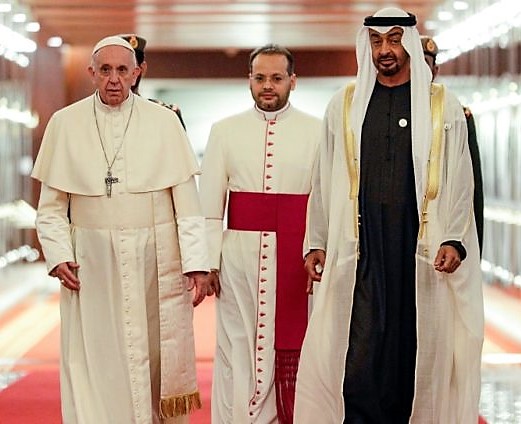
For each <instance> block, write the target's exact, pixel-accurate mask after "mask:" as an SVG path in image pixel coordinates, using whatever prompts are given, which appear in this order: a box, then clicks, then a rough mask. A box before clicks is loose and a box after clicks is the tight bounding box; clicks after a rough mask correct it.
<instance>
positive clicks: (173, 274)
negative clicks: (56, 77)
mask: <svg viewBox="0 0 521 424" xmlns="http://www.w3.org/2000/svg"><path fill="white" fill-rule="evenodd" d="M94 108H96V116H97V121H98V122H97V125H98V126H99V134H98V129H97V128H96V120H95V114H94ZM127 126H128V128H126V127H127ZM101 143H104V148H105V151H106V156H107V159H108V161H109V162H111V161H112V159H113V158H115V159H114V164H113V167H112V175H113V176H114V177H117V178H118V182H117V183H114V184H113V185H112V195H111V197H110V198H109V197H107V195H106V186H105V181H104V178H105V176H106V174H107V163H106V160H105V158H104V154H103V149H102V146H101ZM120 145H121V148H119V146H120ZM196 173H198V167H197V162H196V160H195V157H194V155H193V152H192V150H191V147H190V144H189V142H188V140H187V138H186V135H185V132H184V131H183V129H182V127H181V125H180V124H179V121H178V120H177V118H176V117H175V115H174V114H172V112H171V111H169V110H167V109H165V108H163V107H161V106H159V105H156V104H154V103H152V102H149V101H147V100H145V99H142V98H140V97H139V96H136V95H134V94H130V96H129V98H128V99H127V100H126V101H125V102H124V103H122V104H121V105H120V106H119V107H116V108H110V107H108V106H106V105H104V104H102V103H101V102H100V100H99V97H98V95H97V94H95V95H93V96H90V97H87V98H85V99H83V100H81V101H79V102H77V103H74V104H72V105H71V106H69V107H66V108H64V109H62V110H60V111H58V112H57V113H55V114H54V115H53V116H52V118H51V120H50V122H49V124H48V126H47V129H46V132H45V135H44V139H43V142H42V146H41V149H40V152H39V155H38V158H37V160H36V163H35V167H34V170H33V177H34V178H37V179H38V180H40V181H41V182H42V191H41V197H40V201H39V207H38V217H37V230H38V236H39V239H40V241H41V244H42V248H43V252H44V255H45V258H46V261H47V266H48V269H49V270H52V269H53V268H54V267H55V266H56V265H58V264H59V263H62V262H66V261H76V262H77V263H79V265H80V268H79V272H78V276H79V279H80V281H81V289H80V291H79V292H73V291H70V290H68V289H65V288H62V291H61V392H62V414H63V420H64V422H65V423H67V424H69V423H83V424H92V423H97V424H116V423H121V424H129V423H142V424H150V423H159V422H165V423H166V422H184V421H185V420H186V417H187V415H185V414H188V413H189V412H191V410H192V409H194V408H195V407H196V406H197V404H198V403H199V393H198V389H197V384H196V379H195V352H194V340H193V327H192V314H193V306H192V294H191V292H188V291H187V287H186V280H185V277H183V275H182V273H186V272H190V271H195V270H207V269H208V258H207V250H206V243H205V236H204V231H203V227H204V219H203V218H202V217H201V214H200V208H199V200H198V195H197V189H196V185H195V180H194V175H195V174H196ZM68 217H70V223H69V218H68ZM176 415H177V418H168V419H166V417H172V416H176ZM160 416H164V417H165V419H164V420H163V419H161V418H160Z"/></svg>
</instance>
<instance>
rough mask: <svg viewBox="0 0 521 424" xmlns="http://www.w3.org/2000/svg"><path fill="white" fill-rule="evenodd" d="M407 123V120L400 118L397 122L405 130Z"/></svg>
mask: <svg viewBox="0 0 521 424" xmlns="http://www.w3.org/2000/svg"><path fill="white" fill-rule="evenodd" d="M407 124H408V122H407V119H405V118H402V119H400V120H399V121H398V125H399V126H400V127H402V128H405V127H406V126H407Z"/></svg>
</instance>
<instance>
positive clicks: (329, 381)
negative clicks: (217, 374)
mask: <svg viewBox="0 0 521 424" xmlns="http://www.w3.org/2000/svg"><path fill="white" fill-rule="evenodd" d="M415 24H416V18H415V17H414V16H413V15H410V14H407V13H406V12H404V11H402V10H400V9H397V8H386V9H382V10H381V11H379V12H377V13H376V14H375V15H374V16H370V17H367V18H366V21H365V22H364V28H362V29H361V30H360V32H359V33H358V36H357V60H358V64H359V70H358V75H357V79H356V85H355V86H354V87H353V86H349V87H347V88H346V89H343V90H341V91H340V92H339V93H338V94H337V95H335V96H334V97H333V99H332V100H331V102H330V104H329V106H328V109H327V112H326V116H325V122H324V131H323V134H322V141H321V147H320V155H319V157H320V158H319V163H318V166H317V172H316V174H315V176H314V180H313V190H312V193H311V196H310V203H309V207H308V224H307V233H306V238H307V244H306V246H307V247H308V248H309V249H308V250H307V251H305V254H307V256H306V269H307V271H308V274H309V278H310V283H309V284H312V281H318V282H319V283H317V284H318V287H319V288H318V290H316V294H315V301H314V306H313V312H312V315H311V318H310V322H309V324H308V331H307V333H306V337H305V340H304V344H303V348H302V354H301V362H300V366H299V371H298V376H297V391H296V399H295V422H298V423H299V424H306V423H309V424H312V423H313V424H314V423H317V422H320V423H324V424H340V423H342V422H344V423H350V424H351V423H364V424H373V423H374V424H384V423H392V424H397V423H408V422H410V423H418V424H434V423H435V424H461V423H475V422H477V421H478V404H479V394H480V365H481V347H482V341H483V300H482V286H481V274H480V268H479V249H478V241H477V234H476V226H475V222H474V217H473V212H472V192H473V187H472V165H471V160H470V154H469V150H468V144H467V128H466V122H465V117H464V115H463V112H462V107H461V105H460V104H459V103H458V101H457V100H456V99H455V97H454V96H453V95H451V93H449V92H447V91H445V90H444V88H443V87H440V86H437V87H432V92H433V94H432V99H431V95H430V94H431V74H430V71H429V69H428V67H427V65H426V63H425V61H424V59H423V52H422V46H421V42H420V39H419V34H418V31H417V30H416V28H415ZM431 100H432V107H431V104H430V102H431Z"/></svg>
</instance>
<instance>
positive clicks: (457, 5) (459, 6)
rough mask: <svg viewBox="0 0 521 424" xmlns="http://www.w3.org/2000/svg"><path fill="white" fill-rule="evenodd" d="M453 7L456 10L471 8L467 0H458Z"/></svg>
mask: <svg viewBox="0 0 521 424" xmlns="http://www.w3.org/2000/svg"><path fill="white" fill-rule="evenodd" d="M452 7H453V8H454V10H467V9H468V8H469V4H468V3H467V2H466V1H461V0H456V1H455V2H454V3H453V4H452Z"/></svg>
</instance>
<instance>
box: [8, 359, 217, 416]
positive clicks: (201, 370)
mask: <svg viewBox="0 0 521 424" xmlns="http://www.w3.org/2000/svg"><path fill="white" fill-rule="evenodd" d="M211 373H212V364H211V363H203V364H198V379H199V389H200V391H201V396H202V402H203V408H202V409H200V410H198V411H197V412H195V413H194V414H192V417H191V419H190V424H209V423H210V392H211V377H212V374H211ZM0 423H1V424H15V423H16V424H29V423H31V424H34V423H43V424H61V412H60V381H59V372H58V370H53V371H34V372H32V373H30V374H28V375H27V376H25V377H23V378H21V379H20V380H18V381H17V382H16V383H14V384H12V385H10V386H9V387H7V388H6V389H5V390H3V391H1V392H0Z"/></svg>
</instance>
